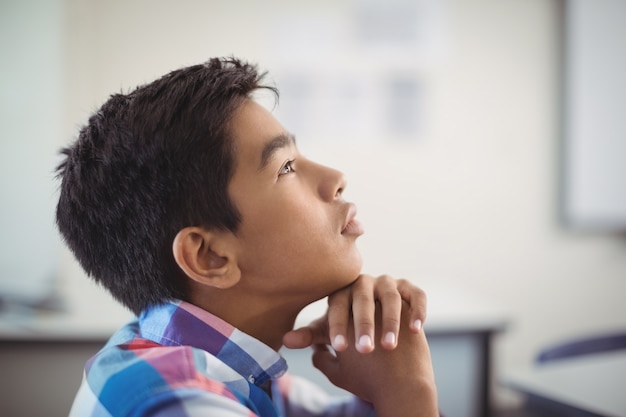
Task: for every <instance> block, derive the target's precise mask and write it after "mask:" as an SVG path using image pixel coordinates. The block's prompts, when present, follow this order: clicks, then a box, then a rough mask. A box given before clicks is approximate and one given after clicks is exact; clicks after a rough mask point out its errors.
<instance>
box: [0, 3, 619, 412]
mask: <svg viewBox="0 0 626 417" xmlns="http://www.w3.org/2000/svg"><path fill="white" fill-rule="evenodd" d="M579 3H587V4H589V3H592V4H593V3H596V5H600V4H601V3H603V4H604V5H605V6H603V7H605V9H604V13H605V15H604V16H612V17H613V18H615V19H618V20H615V21H619V22H621V23H622V25H621V26H624V25H623V23H624V22H625V21H626V15H625V14H626V13H624V12H625V11H626V8H625V7H624V6H615V4H619V3H621V2H619V1H617V2H610V1H604V2H575V1H573V0H571V1H568V0H508V1H501V0H439V1H436V0H385V1H382V0H342V1H337V0H317V1H314V2H313V1H309V2H305V1H285V0H265V1H263V2H259V1H253V0H240V1H217V0H213V1H201V0H197V1H194V0H179V1H177V2H168V1H148V0H135V1H122V0H110V1H106V2H103V1H95V0H82V1H79V0H56V1H50V0H19V1H18V0H0V34H1V36H0V56H1V57H2V67H1V69H0V74H1V77H0V86H1V102H0V105H1V107H0V196H1V199H2V200H1V201H2V204H1V206H0V230H1V231H2V233H1V234H0V305H1V306H2V308H3V312H2V315H1V316H0V318H1V320H2V326H1V327H0V330H1V332H0V333H1V334H2V344H3V346H4V347H5V348H7V347H10V346H22V345H19V343H24V342H25V341H28V340H30V341H33V340H37V337H38V336H37V334H45V335H46V337H45V339H46V340H47V341H49V340H51V339H53V340H56V341H57V342H58V341H59V340H64V338H65V339H71V340H79V341H81V342H82V341H86V340H87V339H89V340H92V339H98V338H99V337H100V335H102V334H103V333H106V332H108V331H109V330H110V329H114V328H115V327H116V326H117V325H119V324H121V323H123V322H124V320H125V319H126V318H127V317H129V313H128V312H127V311H125V310H123V309H122V308H121V307H118V306H117V305H116V304H115V303H114V302H113V301H112V299H111V298H110V297H109V296H108V295H107V294H106V293H105V292H104V291H102V290H101V289H99V288H96V287H95V286H94V285H92V284H91V282H90V281H89V280H88V279H87V278H86V277H85V276H84V274H83V273H82V271H81V270H80V268H79V267H78V266H77V265H76V264H75V263H74V261H73V259H72V256H71V255H70V254H69V253H68V252H67V251H66V250H65V249H64V247H63V245H62V242H61V240H60V238H59V236H58V234H57V232H56V229H55V226H54V218H53V216H54V209H55V203H56V199H57V187H58V184H57V183H56V181H55V180H54V170H55V166H56V164H57V163H58V162H59V157H58V155H57V152H58V150H59V148H60V147H62V146H64V145H66V144H68V143H69V142H70V141H71V140H72V139H73V138H74V136H75V134H76V133H77V130H78V128H79V127H80V126H81V125H82V124H83V123H84V122H85V121H86V119H87V117H88V116H89V114H90V113H91V112H93V111H94V110H96V109H97V107H98V106H99V105H100V104H102V103H103V102H104V101H105V100H106V99H107V97H108V96H109V95H110V94H112V93H115V92H119V91H128V90H130V89H132V88H134V87H136V86H137V85H139V84H142V83H145V82H149V81H151V80H153V79H154V78H157V77H159V76H160V75H162V74H164V73H166V72H168V71H170V70H173V69H176V68H178V67H181V66H185V65H190V64H195V63H199V62H203V61H205V60H207V59H208V58H209V57H213V56H226V55H235V56H237V57H241V58H245V59H247V60H250V61H252V62H256V63H258V64H259V66H260V68H262V69H264V70H267V71H268V72H269V79H270V80H272V81H273V82H274V83H275V84H276V85H277V86H278V88H279V89H280V90H281V93H282V95H281V100H280V103H279V106H278V107H277V108H276V109H275V114H276V116H277V117H278V118H279V120H281V121H282V122H283V124H284V125H285V126H286V127H287V129H289V130H290V131H292V132H294V133H295V134H296V136H297V138H298V146H299V147H300V149H301V151H302V152H303V153H304V154H306V155H308V156H309V157H311V158H313V159H317V160H319V161H321V162H323V163H326V164H329V165H331V166H333V167H336V168H339V169H341V170H343V171H344V172H345V173H346V174H347V177H348V189H347V191H346V198H347V199H349V200H351V201H354V202H356V203H357V205H358V206H359V218H360V219H361V221H362V222H363V223H364V225H365V227H366V234H365V235H364V236H363V237H361V239H360V247H361V250H362V253H363V258H364V260H365V266H364V270H365V271H367V272H368V273H371V274H382V273H388V274H391V275H393V276H395V277H403V278H407V279H410V280H411V281H412V282H414V283H415V284H416V285H418V286H420V287H422V288H424V289H425V290H426V291H427V292H428V294H429V296H430V309H429V314H430V317H431V318H432V320H433V326H434V325H435V324H437V322H438V320H439V322H442V321H445V319H446V317H447V315H448V314H451V313H450V311H453V312H454V313H455V314H457V316H458V315H463V314H468V315H469V316H471V315H472V314H473V311H472V309H473V308H475V309H476V311H480V312H481V314H483V316H484V315H490V314H491V315H493V318H494V319H496V320H497V321H499V322H501V323H502V326H501V328H499V331H498V332H497V334H495V335H494V337H493V340H492V349H491V353H490V354H491V355H492V362H491V366H490V370H489V372H491V374H492V375H493V380H492V383H491V385H490V387H489V390H490V392H491V395H490V399H489V402H490V403H491V404H492V406H493V407H494V408H496V409H500V408H507V407H509V406H514V405H516V404H518V402H519V398H518V397H517V395H516V394H515V393H513V392H511V391H510V390H508V389H507V388H505V387H504V386H502V385H501V384H499V383H498V381H499V380H500V379H501V378H503V376H505V375H507V373H508V372H509V371H510V370H513V369H518V368H525V367H530V366H532V365H533V362H534V361H535V357H536V355H537V353H538V352H539V351H540V350H541V349H542V348H543V347H544V346H546V345H549V344H552V343H555V342H557V341H559V340H562V339H567V338H570V337H573V336H578V335H581V334H586V333H596V332H604V331H607V332H608V331H614V330H616V329H624V328H626V307H625V303H624V296H625V294H626V233H625V232H626V202H625V199H626V171H625V170H624V167H626V139H625V138H626V126H625V124H624V119H625V118H624V117H623V114H624V110H626V107H625V106H626V102H625V101H624V98H623V97H625V96H626V88H624V82H623V81H622V80H619V78H623V74H624V73H625V71H626V64H625V63H624V61H625V60H624V45H623V40H624V36H626V34H625V32H624V30H622V31H621V32H618V33H617V34H613V35H621V36H622V37H621V38H620V37H619V36H612V37H609V40H608V41H602V42H600V43H594V44H591V46H589V45H588V46H587V49H586V51H587V52H589V51H592V52H593V51H595V52H598V51H599V52H598V53H600V52H603V51H604V52H605V53H606V54H608V55H609V56H611V55H613V54H614V52H616V51H618V52H619V51H621V52H620V53H621V56H622V58H621V59H622V60H621V61H617V64H614V65H612V66H599V67H598V68H599V71H600V72H599V74H600V76H599V78H600V79H601V80H604V81H605V83H604V87H603V88H605V89H606V91H609V92H610V91H618V92H620V94H619V95H620V96H621V97H620V98H615V97H613V98H610V99H609V101H608V102H600V104H599V105H596V104H594V105H591V106H589V107H585V105H586V103H590V101H588V100H587V99H586V98H588V97H589V96H588V95H587V96H586V95H585V94H588V91H587V90H585V91H586V92H585V91H583V90H584V89H582V88H578V87H577V86H579V84H577V82H578V80H579V78H577V77H578V76H580V75H581V74H583V75H584V73H585V71H587V70H588V68H587V67H584V65H583V64H584V63H585V62H587V61H585V60H582V61H580V60H579V61H576V60H575V59H573V58H572V57H574V58H575V57H576V56H577V55H575V54H568V53H566V52H567V51H570V52H571V51H573V50H574V49H573V48H575V47H577V45H581V43H577V42H579V41H580V39H579V38H577V37H576V36H578V35H576V36H574V37H569V35H568V34H571V33H570V32H568V31H567V30H568V28H572V27H577V26H575V25H576V24H577V23H576V22H580V18H581V16H587V15H589V13H591V14H593V13H594V12H593V11H589V10H587V11H586V12H585V13H587V14H582V15H581V14H578V15H576V14H572V13H571V10H572V9H568V8H567V7H568V5H571V4H579ZM607 4H609V6H606V5H607ZM611 4H612V5H611ZM622 4H623V3H622ZM576 7H579V8H580V7H582V6H580V5H578V6H576ZM586 7H588V6H586ZM598 7H600V6H598ZM606 7H617V9H614V10H616V11H617V13H611V12H610V10H611V9H610V8H609V9H606ZM568 10H569V12H568ZM579 10H580V9H579ZM607 10H608V13H607ZM572 22H574V23H572ZM602 22H605V21H604V20H601V24H600V25H599V27H603V26H607V25H608V23H606V24H604V23H602ZM596 23H597V21H596ZM609 23H610V22H609ZM586 27H587V26H584V28H586ZM611 27H613V26H611ZM615 27H617V26H615ZM611 39H612V40H613V41H611ZM581 42H582V41H581ZM568 48H570V49H568ZM576 65H579V66H576ZM620 65H621V66H620ZM609 67H610V68H609ZM605 70H606V71H605ZM611 77H614V78H611ZM596 78H598V76H596ZM581 79H582V78H581ZM581 82H584V81H581ZM620 83H621V84H620ZM585 85H586V84H585ZM579 97H583V99H582V100H581V99H579ZM611 100H612V101H611ZM620 106H621V107H620ZM586 112H590V113H593V114H595V115H596V116H598V117H600V122H599V125H595V126H594V125H593V124H592V122H589V123H591V124H588V123H587V122H586V121H585V120H586V119H584V117H583V118H581V115H582V114H587V113H586ZM606 115H608V116H607V117H608V119H606V118H604V119H603V118H602V117H603V116H606ZM581 120H582V121H584V123H583V122H581ZM609 122H613V123H614V125H615V126H616V127H615V128H611V127H610V125H609ZM615 129H617V130H615ZM620 129H621V130H620ZM589 139H591V141H589ZM585 141H586V142H585ZM611 146H612V148H611ZM587 156H594V157H595V156H597V157H598V158H596V159H595V160H594V159H593V158H591V159H590V160H587V159H586V157H587ZM594 164H595V165H594ZM598 167H599V168H598ZM603 167H604V168H608V170H605V171H604V172H603V171H601V168H603ZM594 181H599V182H594ZM459 304H462V305H463V306H464V307H463V309H459ZM465 306H467V308H466V307H465ZM59 316H63V317H64V318H63V319H62V320H60V319H59V320H57V319H56V318H54V317H57V318H58V317H59ZM51 317H53V318H51ZM457 318H458V317H457ZM103 329H104V330H103ZM427 329H428V324H427ZM29 346H30V345H29ZM16 372H20V371H19V370H17V371H16ZM78 372H80V371H78ZM20 373H23V372H20ZM74 378H78V380H77V381H71V382H67V383H68V384H69V386H70V391H75V388H76V387H77V384H78V382H79V381H80V376H79V375H78V376H74ZM4 379H5V381H4V382H3V384H11V382H10V378H9V379H8V380H7V379H6V376H5V378H4ZM27 389H28V388H27ZM7 390H10V388H6V387H3V389H2V390H0V395H3V393H7V392H8V391H7ZM13 390H14V391H15V390H17V388H13ZM70 401H71V399H70ZM3 402H4V399H3ZM444 412H445V411H444ZM14 415H17V414H14ZM448 415H452V414H448Z"/></svg>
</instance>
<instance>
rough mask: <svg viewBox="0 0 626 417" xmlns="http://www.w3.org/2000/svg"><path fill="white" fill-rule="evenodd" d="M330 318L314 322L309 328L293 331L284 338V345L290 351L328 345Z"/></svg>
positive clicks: (324, 316)
mask: <svg viewBox="0 0 626 417" xmlns="http://www.w3.org/2000/svg"><path fill="white" fill-rule="evenodd" d="M328 343H330V341H329V336H328V316H327V315H326V314H324V315H323V316H322V317H320V318H318V319H315V320H313V321H312V322H311V323H310V324H309V325H308V326H306V327H301V328H299V329H297V330H291V331H289V332H287V333H285V335H284V336H283V345H285V347H287V348H289V349H303V348H305V347H309V346H311V345H313V344H316V345H317V344H328Z"/></svg>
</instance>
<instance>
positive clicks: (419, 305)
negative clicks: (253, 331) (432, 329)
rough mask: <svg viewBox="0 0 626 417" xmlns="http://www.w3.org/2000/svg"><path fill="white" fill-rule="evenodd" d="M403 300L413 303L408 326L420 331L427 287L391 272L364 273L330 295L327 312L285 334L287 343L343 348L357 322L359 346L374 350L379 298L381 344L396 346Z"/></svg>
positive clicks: (300, 346) (359, 349)
mask: <svg viewBox="0 0 626 417" xmlns="http://www.w3.org/2000/svg"><path fill="white" fill-rule="evenodd" d="M403 301H405V302H406V303H408V306H409V310H408V312H407V320H408V324H407V326H408V328H410V330H411V331H412V332H413V333H418V332H419V331H420V330H421V328H422V324H423V322H424V320H425V319H426V294H425V293H424V291H422V290H420V289H419V288H417V287H415V286H414V285H412V284H411V283H410V282H408V281H406V280H402V279H400V280H395V279H393V278H391V277H389V276H387V275H383V276H380V277H378V278H374V277H372V276H370V275H360V276H359V278H357V280H356V281H355V282H353V283H352V284H351V285H349V286H348V287H345V288H343V289H341V290H339V291H336V292H334V293H333V294H331V295H329V296H328V311H327V312H326V314H325V315H324V316H322V317H320V318H318V319H317V320H315V321H313V322H312V323H311V324H309V325H308V326H306V327H303V328H300V329H298V330H292V331H290V332H288V333H287V334H285V336H284V337H283V344H284V345H285V346H286V347H288V348H290V349H301V348H305V347H308V346H311V345H332V347H333V349H334V350H336V351H338V352H342V351H344V350H346V349H347V348H348V346H349V340H351V339H350V338H349V337H348V336H347V335H348V331H349V329H348V327H349V326H351V325H353V326H354V331H353V332H352V334H354V341H355V345H356V348H357V350H358V351H359V352H361V353H369V352H371V351H373V350H374V340H375V337H376V332H375V326H374V311H375V305H376V302H379V303H380V304H381V306H382V319H381V320H382V327H381V328H380V329H379V331H380V345H381V346H382V347H383V348H384V349H394V348H395V347H396V345H397V343H398V336H399V331H400V315H401V310H402V303H403ZM351 316H352V317H353V319H351Z"/></svg>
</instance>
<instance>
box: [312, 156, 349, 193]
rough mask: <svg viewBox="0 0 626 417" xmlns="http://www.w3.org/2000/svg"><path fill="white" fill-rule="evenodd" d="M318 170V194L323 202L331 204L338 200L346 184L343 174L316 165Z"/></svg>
mask: <svg viewBox="0 0 626 417" xmlns="http://www.w3.org/2000/svg"><path fill="white" fill-rule="evenodd" d="M318 168H319V170H320V173H319V183H318V192H319V195H320V196H321V197H322V199H323V200H324V201H328V202H331V201H333V200H335V199H340V198H341V195H342V194H343V190H345V188H346V185H347V184H348V183H347V179H346V176H345V175H344V174H343V172H341V171H338V170H336V169H334V168H330V167H327V166H324V165H318Z"/></svg>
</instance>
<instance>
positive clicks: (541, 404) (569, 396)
mask: <svg viewBox="0 0 626 417" xmlns="http://www.w3.org/2000/svg"><path fill="white" fill-rule="evenodd" d="M504 385H506V386H508V387H510V388H512V389H514V390H516V391H519V392H521V393H523V394H524V395H525V396H526V397H527V399H528V400H529V406H530V407H531V408H532V409H533V411H534V412H536V413H538V414H540V413H545V412H547V410H551V411H550V413H551V414H549V415H550V416H551V417H560V416H579V417H583V416H610V417H626V352H625V351H618V352H608V353H603V354H593V355H586V356H581V357H576V358H571V359H563V360H559V361H555V362H554V363H547V364H544V365H541V366H537V367H535V368H533V369H527V370H520V371H518V372H514V373H511V374H509V375H508V376H506V377H505V379H504ZM543 415H546V414H543Z"/></svg>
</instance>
